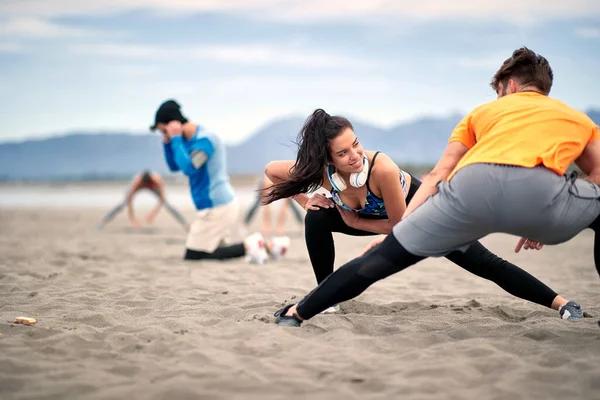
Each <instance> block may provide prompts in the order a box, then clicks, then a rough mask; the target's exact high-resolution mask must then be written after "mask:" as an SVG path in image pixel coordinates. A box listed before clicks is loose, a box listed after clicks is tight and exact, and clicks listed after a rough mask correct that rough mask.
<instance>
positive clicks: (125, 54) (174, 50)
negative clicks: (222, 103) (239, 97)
mask: <svg viewBox="0 0 600 400" xmlns="http://www.w3.org/2000/svg"><path fill="white" fill-rule="evenodd" d="M71 50H72V51H74V52H76V53H79V54H87V55H97V56H104V57H113V58H129V59H157V58H159V57H160V58H174V59H188V60H209V61H217V62H225V63H233V64H245V65H269V66H287V67H309V68H339V67H340V66H344V67H345V68H348V67H351V68H369V67H377V66H379V65H381V64H380V63H378V62H376V61H367V60H363V59H358V58H353V57H350V56H347V55H343V54H332V53H325V52H318V51H314V50H304V49H302V48H299V47H293V46H277V45H269V44H255V45H207V46H191V47H161V46H150V45H139V44H134V45H131V44H116V43H105V44H80V45H73V46H71Z"/></svg>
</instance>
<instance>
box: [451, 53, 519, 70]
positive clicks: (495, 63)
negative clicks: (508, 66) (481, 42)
mask: <svg viewBox="0 0 600 400" xmlns="http://www.w3.org/2000/svg"><path fill="white" fill-rule="evenodd" d="M510 54H511V52H507V53H504V54H502V55H500V54H498V55H493V56H481V57H461V58H458V59H455V60H453V62H452V64H454V65H456V66H457V67H461V68H466V69H484V70H491V69H494V70H495V69H498V68H499V67H500V65H502V63H503V62H504V60H506V58H507V57H508V56H509V55H510Z"/></svg>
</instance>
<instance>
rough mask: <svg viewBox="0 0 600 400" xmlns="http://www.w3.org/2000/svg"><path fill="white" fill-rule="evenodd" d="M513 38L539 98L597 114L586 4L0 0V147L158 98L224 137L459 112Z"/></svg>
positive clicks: (118, 119)
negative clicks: (542, 61) (540, 79)
mask: <svg viewBox="0 0 600 400" xmlns="http://www.w3.org/2000/svg"><path fill="white" fill-rule="evenodd" d="M483 3H489V4H483ZM521 46H527V47H529V48H531V49H532V50H534V51H536V52H538V53H540V54H542V55H544V56H545V57H546V58H547V59H548V60H549V62H550V64H551V66H552V68H553V70H554V74H555V81H554V86H553V89H552V92H551V96H552V97H556V98H559V99H561V100H563V101H565V102H567V103H568V104H570V105H572V106H573V107H575V108H578V109H581V110H587V109H589V108H600V96H599V95H598V94H599V93H600V79H598V78H599V77H600V1H598V0H569V1H565V0H522V1H520V0H504V1H494V2H481V1H478V0H455V1H447V0H419V1H404V0H395V1H394V0H364V1H363V0H345V1H341V0H170V1H164V0H160V1H159V0H2V1H1V2H0V93H1V96H0V103H1V104H0V106H1V109H2V110H3V112H2V114H3V115H4V117H3V129H2V130H1V131H0V141H7V140H11V141H12V140H25V139H30V138H35V137H48V136H53V135H59V134H65V133H68V132H73V131H96V132H97V131H125V132H147V127H148V126H149V125H150V124H151V123H152V122H153V118H154V113H155V111H156V109H157V107H158V106H159V105H160V103H161V102H163V101H164V100H166V99H176V100H177V101H178V102H179V103H180V104H181V105H182V110H183V112H184V114H185V115H186V116H187V117H188V118H189V119H190V120H193V121H195V122H198V123H200V124H201V125H203V126H204V127H206V128H208V129H210V130H212V131H214V132H216V133H218V134H220V135H221V136H222V137H223V138H224V139H225V140H226V141H227V142H229V143H235V142H239V141H241V140H243V139H244V138H245V137H247V136H248V135H249V134H251V133H253V132H255V131H256V130H257V129H259V128H260V127H261V126H263V125H265V124H267V123H268V122H269V121H272V120H273V119H275V118H282V117H286V116H291V115H294V116H302V117H306V116H308V115H309V114H310V113H311V112H312V111H313V110H314V109H316V108H324V109H325V110H326V111H327V112H329V113H330V114H341V115H344V116H347V117H350V118H352V119H359V120H361V121H363V122H368V123H373V124H377V125H379V126H383V127H387V126H392V125H394V124H396V123H400V122H402V121H406V120H411V119H416V118H419V117H423V116H445V115H449V114H455V113H466V112H468V111H470V110H471V109H472V108H474V107H476V106H477V105H479V104H481V103H483V102H486V101H490V100H493V99H494V98H495V93H494V92H493V91H492V89H491V88H490V86H489V81H490V79H491V77H492V75H493V74H494V72H495V71H496V70H497V69H498V67H499V66H500V65H501V64H502V62H503V61H504V60H505V59H506V58H507V57H509V56H510V55H511V53H512V51H513V50H515V49H517V48H519V47H521Z"/></svg>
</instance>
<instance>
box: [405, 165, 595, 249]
mask: <svg viewBox="0 0 600 400" xmlns="http://www.w3.org/2000/svg"><path fill="white" fill-rule="evenodd" d="M438 189H439V192H438V193H436V194H435V195H433V196H431V197H430V198H428V199H427V201H425V202H424V203H423V204H422V205H421V206H419V207H418V208H417V209H416V210H415V211H414V212H413V213H412V214H411V215H409V216H408V217H407V218H406V219H404V220H402V221H401V222H400V223H398V224H397V225H396V226H395V227H394V229H393V234H394V236H395V237H396V239H397V240H398V241H399V242H400V244H402V246H404V248H405V249H406V250H408V251H409V252H410V253H412V254H415V255H418V256H425V257H442V256H445V255H447V254H448V253H450V252H452V251H453V250H462V251H465V250H466V249H467V248H468V247H469V245H470V244H471V243H473V242H475V241H477V240H479V239H481V238H482V237H484V236H486V235H488V234H490V233H508V234H512V235H516V236H523V237H527V238H529V239H532V240H537V241H539V242H542V243H544V244H547V245H554V244H559V243H564V242H566V241H568V240H570V239H571V238H573V237H574V236H575V235H577V234H578V233H579V232H581V231H582V230H584V229H585V228H587V227H588V226H589V225H590V224H591V223H592V222H593V221H594V220H595V219H596V218H597V217H598V216H599V215H600V187H599V186H597V185H595V184H593V183H591V182H588V181H585V180H582V179H577V175H576V174H575V173H573V174H570V175H563V176H559V175H557V174H555V173H554V172H552V171H550V170H548V169H546V168H544V167H535V168H523V167H516V166H508V165H496V164H473V165H469V166H466V167H464V168H461V169H460V170H459V171H458V172H457V173H456V174H455V175H454V176H453V177H452V179H451V180H450V181H449V182H440V183H439V184H438Z"/></svg>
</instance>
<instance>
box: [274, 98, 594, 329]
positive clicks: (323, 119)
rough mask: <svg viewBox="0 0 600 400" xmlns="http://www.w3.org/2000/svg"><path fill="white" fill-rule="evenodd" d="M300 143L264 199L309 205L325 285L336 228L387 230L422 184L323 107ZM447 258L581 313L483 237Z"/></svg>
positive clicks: (312, 248) (520, 292)
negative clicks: (321, 190)
mask: <svg viewBox="0 0 600 400" xmlns="http://www.w3.org/2000/svg"><path fill="white" fill-rule="evenodd" d="M298 147H299V148H298V154H297V158H296V161H295V162H294V161H273V162H271V163H269V164H268V165H267V167H266V168H265V173H266V175H267V176H268V177H269V179H270V180H271V181H272V182H273V183H274V185H273V186H271V187H270V188H268V190H266V192H267V193H266V195H265V197H266V200H265V202H266V203H267V204H269V203H270V202H273V201H276V200H279V199H284V198H288V197H292V198H293V199H294V200H295V201H296V202H298V204H300V205H301V206H302V207H304V209H306V210H307V214H306V217H305V222H304V223H305V238H306V246H307V249H308V254H309V257H310V261H311V263H312V267H313V270H314V273H315V277H316V279H317V283H319V284H320V283H321V282H322V281H323V280H325V278H327V277H328V276H329V275H330V274H331V273H332V272H333V265H334V258H335V247H334V242H333V235H332V233H333V232H340V233H343V234H346V235H352V236H366V235H377V234H386V235H387V234H389V233H390V232H391V231H392V227H393V226H394V225H396V224H397V223H398V222H399V221H400V219H401V218H402V215H403V214H404V211H405V210H406V206H407V204H408V203H409V202H410V201H411V199H412V197H413V196H414V194H415V192H416V191H417V189H418V188H419V186H420V184H421V182H420V181H419V180H418V179H416V178H415V177H413V176H411V175H410V174H408V173H407V172H405V171H402V170H400V169H399V168H398V166H397V165H396V164H395V163H394V162H393V161H392V160H391V159H390V158H389V157H388V156H387V155H385V154H384V153H381V152H373V151H368V150H364V149H363V148H362V146H361V145H360V142H359V140H358V138H357V137H356V135H355V133H354V129H353V127H352V124H351V123H350V122H349V121H348V120H347V119H346V118H343V117H340V116H330V115H329V114H327V113H326V112H325V111H323V110H321V109H318V110H316V111H315V112H314V113H313V114H312V115H311V116H310V117H309V118H308V119H307V121H306V122H305V124H304V126H303V128H302V130H301V132H300V134H299V136H298ZM319 187H322V188H324V189H326V190H327V191H329V192H330V193H331V197H326V196H324V195H322V194H314V195H313V196H309V195H307V194H306V193H310V192H313V191H314V190H316V189H318V188H319ZM446 258H448V259H449V260H450V261H452V262H454V263H455V264H457V265H458V266H460V267H462V268H464V269H465V270H467V271H469V272H471V273H473V274H475V275H477V276H480V277H482V278H485V279H488V280H490V281H492V282H494V283H496V284H497V285H498V286H500V287H501V288H502V289H504V290H506V291H507V292H509V293H510V294H512V295H514V296H517V297H520V298H522V299H525V300H528V301H531V302H534V303H537V304H539V305H542V306H544V307H551V308H552V309H555V310H558V311H559V314H560V316H561V317H562V318H563V319H576V318H581V317H583V312H582V311H581V307H580V306H579V305H578V304H577V303H574V302H569V301H567V300H566V299H564V298H563V297H561V296H559V295H557V293H556V292H554V291H553V290H552V289H550V288H549V287H548V286H546V285H545V284H543V283H542V282H540V281H539V280H537V279H536V278H535V277H533V276H532V275H530V274H529V273H527V272H525V271H523V270H522V269H520V268H519V267H517V266H516V265H514V264H511V263H509V262H508V261H506V260H503V259H502V258H500V257H498V256H496V255H495V254H493V253H492V252H490V251H489V250H488V249H486V248H485V247H484V246H483V245H482V244H481V243H480V242H475V243H473V244H472V245H471V246H470V247H469V249H468V250H467V251H466V252H465V253H462V252H458V251H457V252H453V253H450V254H448V255H447V256H446ZM334 310H335V309H332V308H329V309H328V310H326V311H328V312H332V311H334ZM286 311H287V310H286ZM567 311H568V312H567ZM284 314H285V313H284ZM278 322H281V323H284V324H288V323H291V322H294V320H293V319H291V318H278Z"/></svg>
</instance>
